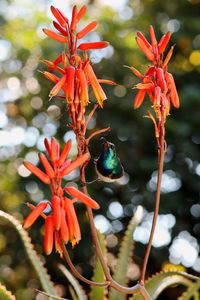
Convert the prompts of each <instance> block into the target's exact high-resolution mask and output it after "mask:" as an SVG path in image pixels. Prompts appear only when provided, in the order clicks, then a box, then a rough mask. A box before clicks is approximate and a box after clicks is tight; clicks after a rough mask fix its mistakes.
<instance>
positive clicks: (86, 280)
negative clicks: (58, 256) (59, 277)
mask: <svg viewBox="0 0 200 300" xmlns="http://www.w3.org/2000/svg"><path fill="white" fill-rule="evenodd" d="M60 244H61V247H62V251H63V254H64V257H65V260H66V262H67V264H68V266H69V267H70V269H71V271H72V273H73V274H74V276H76V277H77V278H78V279H80V280H82V281H83V282H85V283H87V284H89V285H95V286H100V287H104V286H108V285H109V282H108V281H107V282H95V281H92V280H89V279H87V278H85V277H84V276H82V275H81V274H80V273H79V272H78V271H77V269H76V268H75V266H74V265H73V263H72V261H71V258H70V256H69V253H68V251H67V249H66V248H65V245H64V243H63V242H62V241H60Z"/></svg>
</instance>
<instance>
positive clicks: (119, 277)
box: [109, 206, 143, 300]
mask: <svg viewBox="0 0 200 300" xmlns="http://www.w3.org/2000/svg"><path fill="white" fill-rule="evenodd" d="M142 214H143V211H142V207H141V206H138V208H137V210H136V212H135V215H134V216H133V217H132V219H131V221H130V223H129V225H128V227H127V229H126V232H125V235H124V238H123V240H122V242H121V246H120V249H119V255H118V259H117V265H116V269H115V272H114V275H113V279H114V280H115V281H117V282H118V283H120V284H121V285H124V286H126V285H127V282H128V278H127V277H126V274H127V269H128V264H129V263H130V262H131V259H132V255H133V249H134V241H133V233H134V231H135V228H136V226H137V225H138V224H139V222H140V221H141V218H142ZM125 299H126V295H123V294H121V293H119V292H117V291H115V290H113V289H110V292H109V300H125Z"/></svg>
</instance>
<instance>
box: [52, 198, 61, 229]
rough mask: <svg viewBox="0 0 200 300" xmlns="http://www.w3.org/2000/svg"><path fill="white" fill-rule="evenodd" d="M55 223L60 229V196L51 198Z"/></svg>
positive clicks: (56, 227)
mask: <svg viewBox="0 0 200 300" xmlns="http://www.w3.org/2000/svg"><path fill="white" fill-rule="evenodd" d="M51 206H52V213H53V224H54V227H55V229H56V230H59V229H60V224H61V201H60V198H59V197H58V196H53V197H52V199H51Z"/></svg>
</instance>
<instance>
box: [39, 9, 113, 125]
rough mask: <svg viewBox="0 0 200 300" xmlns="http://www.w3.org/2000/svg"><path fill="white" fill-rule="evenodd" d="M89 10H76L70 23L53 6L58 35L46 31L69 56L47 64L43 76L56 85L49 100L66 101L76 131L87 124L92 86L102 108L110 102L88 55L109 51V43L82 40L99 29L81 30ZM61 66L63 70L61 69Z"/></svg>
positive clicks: (66, 55) (46, 61)
mask: <svg viewBox="0 0 200 300" xmlns="http://www.w3.org/2000/svg"><path fill="white" fill-rule="evenodd" d="M86 10H87V8H86V6H85V5H84V6H82V7H81V9H80V10H78V9H77V7H76V6H74V7H73V9H72V16H71V22H70V21H69V20H68V18H66V17H65V15H64V14H63V13H62V12H61V11H60V10H59V9H58V8H56V7H54V6H51V11H52V14H53V15H54V17H55V18H56V21H53V24H54V27H55V29H56V30H58V33H57V32H54V31H52V30H50V29H43V31H44V33H45V34H46V35H47V36H48V37H50V38H53V39H54V40H56V41H58V42H60V43H64V44H66V46H67V52H66V53H64V52H63V53H62V54H61V55H59V56H58V58H57V59H56V60H54V62H51V61H48V60H44V63H45V64H46V65H47V66H48V72H43V74H44V76H45V77H46V78H47V79H49V80H51V81H53V82H54V83H55V86H54V87H53V88H52V90H51V91H50V94H49V96H50V97H54V96H57V95H59V96H60V97H61V98H63V99H66V101H67V104H68V108H69V113H70V117H71V119H72V124H73V125H74V124H75V123H76V127H77V126H79V127H81V126H83V125H84V122H85V121H84V116H83V114H84V110H85V106H86V105H88V103H89V86H91V88H92V90H93V92H94V96H95V98H96V100H97V102H98V104H99V106H100V107H102V106H103V101H104V100H105V99H107V97H106V95H105V93H104V91H103V89H102V87H101V85H100V82H101V81H99V80H98V79H97V77H96V75H95V73H94V71H93V68H92V64H91V62H90V60H89V58H88V56H87V55H86V51H87V50H93V49H102V48H105V47H107V46H108V45H109V43H108V42H105V41H99V42H84V43H82V42H81V39H82V38H85V36H86V35H87V34H89V33H90V32H91V31H92V30H94V29H95V28H96V26H97V22H96V21H92V22H90V23H89V24H88V25H86V26H85V27H84V28H83V29H81V30H77V25H78V23H79V21H80V19H81V18H82V17H83V16H84V14H85V12H86ZM80 50H81V51H84V54H83V58H82V57H81V56H79V55H78V54H77V52H78V51H80ZM59 64H62V65H63V66H59ZM53 71H57V72H58V73H60V76H57V75H54V74H53V73H51V72H53ZM103 83H107V84H110V81H106V80H105V81H104V82H103Z"/></svg>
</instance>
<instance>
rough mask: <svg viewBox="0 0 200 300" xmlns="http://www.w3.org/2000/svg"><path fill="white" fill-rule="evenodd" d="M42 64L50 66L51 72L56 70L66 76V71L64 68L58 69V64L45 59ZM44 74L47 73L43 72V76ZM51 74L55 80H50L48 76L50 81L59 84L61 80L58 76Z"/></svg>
mask: <svg viewBox="0 0 200 300" xmlns="http://www.w3.org/2000/svg"><path fill="white" fill-rule="evenodd" d="M42 62H43V63H44V64H46V65H47V66H48V70H50V71H52V70H56V71H58V72H60V73H61V74H65V71H64V70H63V69H62V68H60V67H58V66H57V65H56V64H54V62H52V61H50V60H47V59H44V60H43V61H42ZM44 73H45V72H43V74H44ZM47 73H49V72H47ZM49 74H50V75H53V76H54V77H55V79H54V78H53V80H52V79H51V78H48V77H47V76H46V77H47V78H48V79H50V80H52V81H53V82H55V83H57V82H58V81H59V78H58V77H57V76H55V75H54V74H52V73H49Z"/></svg>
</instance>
